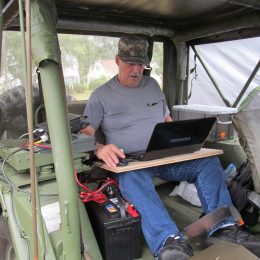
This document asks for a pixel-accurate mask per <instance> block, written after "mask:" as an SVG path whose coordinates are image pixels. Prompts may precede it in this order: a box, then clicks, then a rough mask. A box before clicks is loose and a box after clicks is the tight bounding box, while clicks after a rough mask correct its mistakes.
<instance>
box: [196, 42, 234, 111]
mask: <svg viewBox="0 0 260 260" xmlns="http://www.w3.org/2000/svg"><path fill="white" fill-rule="evenodd" d="M191 48H192V49H193V51H194V53H195V54H196V56H197V57H198V59H199V61H200V63H201V65H202V66H203V68H204V69H205V71H206V73H207V74H208V76H209V78H210V80H211V82H212V83H213V85H214V87H215V88H216V90H217V92H218V94H219V95H220V97H221V99H222V100H223V102H224V103H225V105H226V106H227V107H231V104H230V103H229V101H228V100H227V99H226V98H225V97H224V95H223V93H222V92H221V90H220V88H219V86H218V84H217V82H216V81H215V79H214V78H213V76H212V75H211V74H210V72H209V70H208V68H207V66H206V64H205V63H204V62H203V60H202V59H201V56H200V55H199V53H198V51H197V50H196V49H195V47H194V46H191Z"/></svg>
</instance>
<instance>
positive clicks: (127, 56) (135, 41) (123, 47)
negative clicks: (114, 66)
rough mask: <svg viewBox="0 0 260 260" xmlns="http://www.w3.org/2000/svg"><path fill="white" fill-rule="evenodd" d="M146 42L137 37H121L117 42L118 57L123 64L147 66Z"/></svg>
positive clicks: (148, 61)
mask: <svg viewBox="0 0 260 260" xmlns="http://www.w3.org/2000/svg"><path fill="white" fill-rule="evenodd" d="M147 50H148V42H147V41H146V40H145V39H143V38H141V37H138V36H123V37H121V38H120V40H119V42H118V56H119V58H120V59H121V60H122V61H124V62H132V63H137V64H144V65H148V64H149V63H150V60H149V58H148V56H147Z"/></svg>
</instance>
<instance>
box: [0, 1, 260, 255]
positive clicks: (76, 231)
mask: <svg viewBox="0 0 260 260" xmlns="http://www.w3.org/2000/svg"><path fill="white" fill-rule="evenodd" d="M0 3H1V5H0V6H1V46H2V49H4V47H8V43H7V46H3V45H2V40H3V39H5V37H6V36H5V34H6V32H10V33H14V34H15V38H12V40H11V42H12V41H14V40H15V39H18V41H17V42H18V44H17V46H16V48H15V49H16V52H19V54H20V55H21V60H20V63H17V62H16V63H15V62H13V63H12V68H15V69H16V70H17V71H19V73H20V74H21V75H22V76H21V77H20V81H19V83H20V85H21V87H18V85H19V84H16V85H15V86H13V85H12V86H9V87H8V86H6V87H5V90H4V89H2V90H1V92H0V93H1V99H0V120H1V121H0V122H1V126H0V131H1V136H2V140H1V142H0V143H1V146H0V157H1V161H2V168H1V174H0V259H1V260H2V259H21V260H25V259H48V260H51V259H94V260H98V259H102V258H104V254H103V251H102V250H101V249H102V247H104V245H103V246H102V245H100V241H99V239H100V237H98V236H97V235H96V230H97V229H98V226H95V225H94V224H93V223H92V222H91V221H90V215H91V214H90V212H89V211H87V210H86V207H85V204H84V203H83V202H82V200H81V198H80V194H81V192H82V189H81V188H80V187H79V185H77V182H76V176H77V178H78V181H80V180H82V181H84V180H86V179H88V176H89V175H90V174H92V173H91V172H92V170H93V168H94V166H93V165H92V164H91V163H90V159H91V152H92V151H93V150H94V149H95V142H96V141H95V140H94V138H91V137H88V138H87V137H85V138H84V137H83V138H79V132H80V129H81V128H83V127H84V125H85V124H86V121H85V118H84V117H81V115H82V114H83V111H84V107H85V104H86V102H87V96H88V94H89V92H91V90H93V87H90V85H91V84H90V82H91V80H92V81H93V80H96V85H95V86H94V87H96V86H97V85H98V83H99V85H100V84H101V83H102V82H101V81H102V80H103V82H105V80H106V79H107V77H109V76H111V75H112V74H113V73H116V72H115V71H112V69H111V67H112V65H111V62H110V63H107V64H108V65H106V66H107V67H109V68H110V69H108V71H109V73H110V74H109V73H108V74H104V75H105V76H104V75H103V78H102V80H101V79H100V78H98V76H95V75H96V74H95V73H96V72H95V71H96V70H99V72H100V70H101V69H102V68H101V67H102V66H103V67H104V66H105V65H104V64H105V61H107V60H111V59H113V58H114V57H113V55H112V56H109V55H108V53H109V52H110V51H111V50H112V51H113V50H116V43H117V40H118V38H119V37H120V36H122V35H125V34H137V35H141V36H143V37H146V38H147V40H148V42H149V57H150V58H151V59H152V61H153V62H154V63H153V64H154V67H153V66H152V64H151V66H150V67H149V66H148V67H147V69H146V70H145V73H146V74H147V75H150V74H151V75H152V76H153V75H154V77H155V78H157V79H158V80H161V86H162V89H163V91H164V93H165V95H166V99H167V102H168V105H169V107H170V108H172V113H174V111H176V106H177V108H178V106H181V107H179V108H178V109H179V110H180V109H183V106H184V105H188V103H189V88H190V85H189V82H190V70H191V68H190V67H189V59H190V55H189V53H190V52H191V51H194V52H195V53H196V57H198V59H199V60H200V62H201V63H203V59H202V58H201V57H200V55H199V53H198V51H197V50H196V48H197V46H200V45H202V44H208V43H218V42H225V41H231V40H232V41H234V40H238V39H246V38H251V37H259V36H260V3H259V2H258V1H253V0H211V1H207V0H188V1H179V0H164V1H158V0H153V1H145V0H131V1H118V0H106V1H105V0H95V1H94V0H56V1H54V0H45V1H41V0H26V1H22V0H19V1H18V0H1V1H0ZM73 37H75V38H73ZM85 37H87V39H88V40H85ZM72 39H73V40H72ZM66 43H71V45H70V50H71V52H68V49H66V45H64V44H66ZM76 43H77V44H76ZM258 43H259V42H258ZM84 44H88V49H87V51H86V48H87V47H86V46H85V45H84ZM235 44H236V43H235V42H234V45H235ZM75 46H76V47H75ZM73 47H75V48H73ZM97 47H99V49H97ZM4 50H5V49H4ZM72 50H73V51H72ZM104 50H107V53H106V51H105V52H104ZM66 51H67V52H66ZM101 51H103V53H104V56H103V58H102V59H101V58H100V57H101V56H99V54H100V53H101ZM105 54H107V55H105ZM114 54H116V52H114ZM61 55H63V60H62V59H61ZM75 57H77V59H78V60H80V61H81V62H82V63H78V62H76V61H75V59H74V58H75ZM96 57H98V58H99V60H95V58H96ZM8 58H10V55H9V56H8V53H7V52H5V51H4V52H2V53H1V60H2V68H4V65H3V64H4V63H5V62H7V60H8ZM11 58H13V56H12V57H11ZM248 58H250V57H248ZM84 62H86V63H87V62H90V65H83V64H84ZM239 62H240V61H239V57H238V59H237V64H238V65H239ZM94 65H95V66H94ZM101 65H102V66H101ZM66 66H67V67H66ZM91 66H92V67H91ZM90 67H91V70H90ZM151 67H153V70H152V71H151ZM204 67H205V69H206V70H207V71H208V69H207V66H206V64H204ZM88 69H89V70H88ZM258 70H259V53H258V63H257V64H256V65H254V68H253V70H252V73H251V74H250V75H249V78H248V80H247V82H246V84H245V85H244V87H243V88H241V90H240V91H239V93H236V94H237V96H236V98H235V102H233V104H231V103H230V101H229V100H227V98H225V96H224V95H223V93H222V91H221V88H219V87H218V85H217V83H216V82H215V80H214V78H213V77H212V76H211V75H210V72H209V71H208V74H209V76H210V78H211V80H212V81H213V82H214V83H215V84H214V85H215V87H216V89H217V92H218V93H219V95H220V98H221V99H222V101H223V103H224V105H225V106H226V107H229V108H237V109H238V113H234V115H233V116H232V119H233V123H234V125H235V127H236V131H237V133H238V134H239V138H240V141H241V142H242V141H244V143H243V146H241V143H239V142H238V141H236V142H235V141H234V140H230V139H229V138H227V139H225V138H224V139H225V140H221V138H220V139H219V138H215V139H214V141H212V140H211V142H208V143H207V145H208V146H209V147H213V148H221V149H223V150H224V154H223V155H221V156H220V159H221V162H222V163H223V167H227V166H228V165H229V164H230V163H235V164H236V166H237V168H239V166H241V165H242V164H243V163H244V162H245V160H248V161H249V163H250V169H251V172H252V179H253V189H252V190H251V191H253V192H254V193H253V194H252V195H254V196H253V198H251V201H253V203H255V204H256V206H257V205H258V196H257V195H258V193H259V192H260V167H259V161H260V160H259V158H258V157H259V124H260V118H259V113H258V112H259V107H258V108H255V107H254V105H253V103H254V104H255V103H257V98H258V101H259V94H258V93H259V88H254V89H253V91H252V93H250V95H249V96H248V98H247V99H245V95H244V94H245V92H246V90H247V88H248V86H249V85H250V83H251V81H252V80H253V78H254V77H255V76H256V74H257V73H258ZM77 71H80V73H81V74H80V77H79V76H78V74H77V73H76V72H77ZM88 71H90V72H89V73H88ZM111 73H112V74H111ZM153 73H154V74H153ZM8 75H9V74H8ZM8 75H7V76H8ZM84 75H85V77H84ZM9 76H10V75H9ZM79 78H80V79H79ZM11 79H12V77H11ZM78 80H82V82H83V83H80V84H79V83H78ZM97 81H98V83H97ZM9 82H11V80H10V81H9ZM1 86H4V85H3V84H2V85H1ZM75 86H77V88H79V89H80V87H81V90H82V91H80V92H79V93H80V95H79V94H78V92H77V91H76V89H75ZM87 86H88V87H87ZM225 87H226V88H227V87H228V86H225ZM24 90H25V91H24ZM193 91H194V92H195V91H196V90H193ZM75 93H76V94H77V95H76V94H75ZM74 94H75V95H74ZM66 97H67V98H66ZM241 101H244V102H243V103H241ZM252 102H253V103H252ZM258 103H259V102H258ZM25 105H26V106H25ZM238 105H240V106H238ZM249 106H253V109H247V108H248V107H249ZM174 107H175V109H174ZM184 109H185V108H184ZM77 115H78V116H77ZM221 136H222V137H223V136H224V137H225V133H224V135H223V133H222V134H221ZM222 139H223V138H222ZM257 158H258V159H257ZM101 174H103V173H101ZM102 176H103V175H102ZM96 179H97V178H96ZM157 184H158V185H157V186H156V188H157V189H158V192H159V194H160V196H161V198H162V200H163V201H164V203H165V204H166V206H167V208H168V209H169V212H170V213H171V214H174V217H175V220H176V222H177V223H178V224H179V225H180V227H181V228H184V227H185V226H186V225H188V224H189V223H191V222H195V221H196V220H197V219H198V218H199V216H200V214H201V209H200V208H199V207H195V206H191V205H190V204H189V203H187V202H185V201H184V200H182V199H181V198H179V199H177V198H175V199H173V198H170V197H169V196H168V194H169V192H170V190H171V189H172V188H173V187H174V185H176V184H173V183H164V184H162V183H161V184H159V183H157ZM112 187H114V186H113V185H112ZM241 192H242V191H241ZM173 202H174V203H173ZM254 211H256V214H255V215H256V218H258V216H259V214H258V213H259V209H255V207H254ZM255 215H254V216H255ZM257 223H258V219H256V221H255V222H254V224H253V225H252V226H251V227H249V230H251V231H252V232H256V231H257V226H258V225H257ZM133 225H135V223H134V224H133ZM136 225H137V226H134V228H133V230H134V231H131V232H133V233H134V234H132V235H133V237H134V238H132V240H134V241H131V242H132V243H134V244H135V243H137V242H138V241H139V239H140V241H141V248H139V249H137V247H138V246H139V245H135V246H134V249H133V250H134V251H135V250H137V251H138V253H136V254H135V255H134V256H133V253H132V252H130V253H129V251H128V249H129V248H130V245H129V244H127V243H126V245H125V244H124V245H123V246H122V240H124V239H125V240H126V241H128V240H127V238H126V237H127V234H128V233H127V232H130V231H129V230H127V229H123V230H120V231H117V232H116V233H113V232H112V231H111V232H112V233H109V232H108V233H107V234H103V239H104V237H105V239H107V240H108V241H111V240H112V242H113V244H110V246H109V244H108V248H109V247H110V249H111V250H112V251H114V252H117V251H118V252H120V254H119V256H117V257H115V256H114V258H113V257H112V258H111V257H110V258H109V257H108V259H133V258H138V259H154V256H153V255H152V253H151V252H150V250H149V248H148V246H147V245H146V244H145V242H144V241H143V240H142V239H141V238H140V237H139V235H137V234H139V233H136V232H139V231H138V229H139V226H138V223H137V224H136ZM250 228H251V229H250ZM120 232H121V236H120V239H119V240H117V238H116V237H115V239H113V238H112V236H116V235H118V234H119V233H120ZM115 234H116V235H115ZM118 236H119V235H118ZM135 236H136V237H135ZM140 236H141V235H140ZM137 237H138V238H137ZM106 242H107V241H106ZM123 242H124V241H123ZM118 245H119V246H118ZM194 245H197V250H195V255H196V254H199V252H200V251H202V250H203V249H204V248H202V247H200V246H198V244H197V243H194ZM135 247H136V248H135ZM130 251H131V250H130ZM122 254H123V255H124V257H122ZM115 255H116V254H115ZM129 255H130V256H129Z"/></svg>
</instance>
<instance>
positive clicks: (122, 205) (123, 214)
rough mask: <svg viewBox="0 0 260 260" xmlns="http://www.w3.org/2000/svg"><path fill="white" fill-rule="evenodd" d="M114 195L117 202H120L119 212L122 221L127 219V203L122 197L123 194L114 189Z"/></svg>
mask: <svg viewBox="0 0 260 260" xmlns="http://www.w3.org/2000/svg"><path fill="white" fill-rule="evenodd" d="M114 193H115V195H116V198H117V201H118V205H119V210H120V216H121V218H122V219H124V218H126V213H125V203H124V201H123V199H122V197H121V194H120V192H119V189H118V188H116V189H114Z"/></svg>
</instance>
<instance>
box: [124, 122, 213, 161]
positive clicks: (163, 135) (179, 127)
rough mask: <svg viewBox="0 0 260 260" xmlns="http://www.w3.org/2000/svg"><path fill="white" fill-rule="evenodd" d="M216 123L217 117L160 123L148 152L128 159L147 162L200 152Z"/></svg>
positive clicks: (128, 156)
mask: <svg viewBox="0 0 260 260" xmlns="http://www.w3.org/2000/svg"><path fill="white" fill-rule="evenodd" d="M215 121H216V118H215V117H207V118H199V119H189V120H181V121H173V122H165V123H158V124H157V125H156V126H155V127H154V130H153V133H152V136H151V138H150V141H149V144H148V146H147V149H146V151H145V152H140V153H136V154H130V155H127V158H129V159H137V160H145V161H147V160H154V159H160V158H164V157H169V156H173V155H180V154H186V153H192V152H195V151H198V150H200V149H201V147H202V146H203V144H204V142H205V140H206V138H207V136H208V135H209V133H210V130H211V128H212V126H213V124H214V123H215Z"/></svg>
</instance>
